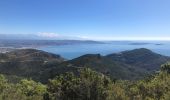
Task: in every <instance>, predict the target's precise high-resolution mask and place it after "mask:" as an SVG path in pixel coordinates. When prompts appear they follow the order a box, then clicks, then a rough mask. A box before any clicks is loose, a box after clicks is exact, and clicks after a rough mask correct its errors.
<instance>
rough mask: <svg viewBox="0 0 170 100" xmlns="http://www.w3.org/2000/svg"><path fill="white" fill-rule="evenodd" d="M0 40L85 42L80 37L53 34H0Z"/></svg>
mask: <svg viewBox="0 0 170 100" xmlns="http://www.w3.org/2000/svg"><path fill="white" fill-rule="evenodd" d="M0 40H85V39H84V38H81V37H76V36H75V37H74V36H60V35H57V34H55V33H36V34H0Z"/></svg>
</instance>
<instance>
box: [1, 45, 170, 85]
mask: <svg viewBox="0 0 170 100" xmlns="http://www.w3.org/2000/svg"><path fill="white" fill-rule="evenodd" d="M168 61H170V57H167V56H162V55H159V54H156V53H154V52H152V51H150V50H148V49H145V48H141V49H135V50H131V51H124V52H120V53H114V54H109V55H106V56H101V55H100V54H86V55H83V56H80V57H78V58H75V59H72V60H68V61H67V60H65V59H64V58H62V57H61V56H60V55H56V54H51V53H48V52H44V51H41V50H36V49H20V50H15V51H11V52H7V53H1V54H0V73H2V74H5V75H7V76H10V75H15V76H17V77H27V78H32V79H34V80H37V81H41V82H43V83H45V82H47V80H48V79H49V78H54V77H55V76H56V75H59V74H62V73H65V72H74V73H77V71H78V70H79V69H81V68H83V67H89V68H91V69H93V70H96V71H98V72H101V73H104V74H105V75H108V76H111V77H112V78H113V79H128V80H136V79H141V78H144V77H145V76H146V75H148V74H151V73H153V72H154V71H157V70H159V68H160V65H162V64H164V63H166V62H168Z"/></svg>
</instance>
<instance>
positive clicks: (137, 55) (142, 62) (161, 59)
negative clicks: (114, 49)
mask: <svg viewBox="0 0 170 100" xmlns="http://www.w3.org/2000/svg"><path fill="white" fill-rule="evenodd" d="M106 57H108V58H110V59H112V60H114V61H118V62H121V63H125V64H129V65H131V66H136V67H139V68H144V69H147V70H148V71H153V70H159V68H160V65H162V64H163V63H165V62H167V61H168V60H170V57H166V56H162V55H160V54H157V53H154V52H152V51H151V50H148V49H145V48H140V49H134V50H131V51H124V52H121V53H117V54H109V55H107V56H106Z"/></svg>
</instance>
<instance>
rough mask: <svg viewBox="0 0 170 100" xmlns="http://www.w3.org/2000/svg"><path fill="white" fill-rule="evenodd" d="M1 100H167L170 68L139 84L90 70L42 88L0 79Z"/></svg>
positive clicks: (59, 78) (28, 81) (30, 82)
mask: <svg viewBox="0 0 170 100" xmlns="http://www.w3.org/2000/svg"><path fill="white" fill-rule="evenodd" d="M0 100H170V64H165V65H163V66H162V67H161V70H160V71H159V72H157V73H155V74H153V75H151V76H150V77H147V78H145V79H143V80H138V81H126V80H111V79H110V78H109V77H108V76H105V75H103V74H101V73H98V72H95V71H93V70H91V69H89V68H82V69H80V70H79V74H78V75H74V74H73V73H70V72H69V73H65V74H62V75H59V76H56V77H55V78H54V79H50V80H49V82H48V83H47V84H41V83H39V82H35V81H33V80H31V79H22V80H21V81H20V82H18V83H11V82H9V80H7V79H6V78H5V77H4V76H3V75H0Z"/></svg>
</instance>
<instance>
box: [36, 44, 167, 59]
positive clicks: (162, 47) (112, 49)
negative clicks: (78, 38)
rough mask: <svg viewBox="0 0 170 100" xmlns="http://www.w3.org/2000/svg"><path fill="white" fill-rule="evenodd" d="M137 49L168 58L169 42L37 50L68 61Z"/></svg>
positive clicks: (91, 45)
mask: <svg viewBox="0 0 170 100" xmlns="http://www.w3.org/2000/svg"><path fill="white" fill-rule="evenodd" d="M138 48H146V49H150V50H152V51H153V52H155V53H158V54H161V55H165V56H170V41H102V42H101V43H80V44H79V43H77V44H67V45H50V46H44V47H39V48H38V49H39V50H44V51H46V52H50V53H54V54H59V55H61V56H62V57H64V58H65V59H68V60H70V59H74V58H77V57H79V56H82V55H85V54H101V55H103V56H105V55H108V54H112V53H120V52H122V51H126V50H133V49H138Z"/></svg>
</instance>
